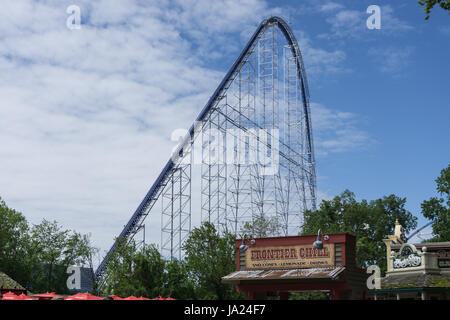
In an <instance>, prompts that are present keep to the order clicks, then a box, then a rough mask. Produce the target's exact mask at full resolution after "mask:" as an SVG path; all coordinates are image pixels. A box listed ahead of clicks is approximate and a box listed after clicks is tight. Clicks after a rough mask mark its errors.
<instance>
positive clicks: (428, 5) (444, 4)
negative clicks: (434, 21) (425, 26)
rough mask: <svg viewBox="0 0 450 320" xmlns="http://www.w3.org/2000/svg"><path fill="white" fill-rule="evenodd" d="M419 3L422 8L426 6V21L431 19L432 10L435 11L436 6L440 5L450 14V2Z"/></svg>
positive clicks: (447, 0)
mask: <svg viewBox="0 0 450 320" xmlns="http://www.w3.org/2000/svg"><path fill="white" fill-rule="evenodd" d="M418 3H419V4H420V5H421V6H425V8H423V11H425V13H426V14H427V15H426V17H425V20H428V19H429V18H430V13H431V9H433V7H434V6H435V5H436V4H439V6H440V7H441V8H442V9H444V10H447V11H449V14H450V0H419V1H418Z"/></svg>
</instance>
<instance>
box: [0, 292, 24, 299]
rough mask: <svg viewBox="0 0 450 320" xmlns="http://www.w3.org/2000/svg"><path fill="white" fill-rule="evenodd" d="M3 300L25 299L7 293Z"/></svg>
mask: <svg viewBox="0 0 450 320" xmlns="http://www.w3.org/2000/svg"><path fill="white" fill-rule="evenodd" d="M2 300H23V299H22V298H21V297H19V296H18V295H17V294H14V293H12V292H7V293H5V294H4V295H3V297H2Z"/></svg>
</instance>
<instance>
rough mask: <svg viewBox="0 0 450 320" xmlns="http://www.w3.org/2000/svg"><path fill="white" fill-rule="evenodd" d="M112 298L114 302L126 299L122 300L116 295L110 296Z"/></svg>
mask: <svg viewBox="0 0 450 320" xmlns="http://www.w3.org/2000/svg"><path fill="white" fill-rule="evenodd" d="M110 297H111V298H113V300H125V299H124V298H121V297H119V296H116V295H114V294H112V295H110Z"/></svg>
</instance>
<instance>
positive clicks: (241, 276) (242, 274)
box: [222, 267, 345, 284]
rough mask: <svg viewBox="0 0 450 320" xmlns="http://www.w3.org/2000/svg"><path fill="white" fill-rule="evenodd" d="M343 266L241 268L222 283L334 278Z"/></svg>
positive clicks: (223, 279)
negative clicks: (286, 268)
mask: <svg viewBox="0 0 450 320" xmlns="http://www.w3.org/2000/svg"><path fill="white" fill-rule="evenodd" d="M344 270H345V267H327V268H308V269H288V270H241V271H235V272H233V273H230V274H229V275H227V276H225V277H223V278H222V282H223V283H231V284H233V283H239V282H241V281H263V280H282V281H283V280H310V279H314V280H317V279H324V280H335V279H337V278H338V276H339V275H340V274H341V273H342V272H343V271H344Z"/></svg>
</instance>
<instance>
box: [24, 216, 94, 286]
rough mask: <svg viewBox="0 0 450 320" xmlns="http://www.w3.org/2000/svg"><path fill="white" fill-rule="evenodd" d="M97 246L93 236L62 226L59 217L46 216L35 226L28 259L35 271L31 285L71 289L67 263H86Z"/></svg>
mask: <svg viewBox="0 0 450 320" xmlns="http://www.w3.org/2000/svg"><path fill="white" fill-rule="evenodd" d="M95 250H96V249H95V248H93V247H92V245H91V244H90V238H89V236H87V235H82V234H80V233H77V232H75V231H71V230H62V227H61V226H60V225H59V224H58V223H57V222H56V221H52V222H50V221H47V220H45V219H44V220H43V221H42V222H41V223H40V224H37V225H34V226H33V227H32V228H31V235H30V249H29V252H28V263H29V264H30V265H32V266H33V269H34V271H33V274H32V277H33V279H32V283H31V285H30V289H32V290H34V291H47V292H49V291H56V292H60V293H67V292H68V289H67V286H66V281H67V277H68V275H67V273H66V270H67V267H68V266H70V265H86V264H87V263H88V262H89V259H90V257H91V256H92V254H93V252H94V251H95Z"/></svg>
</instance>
